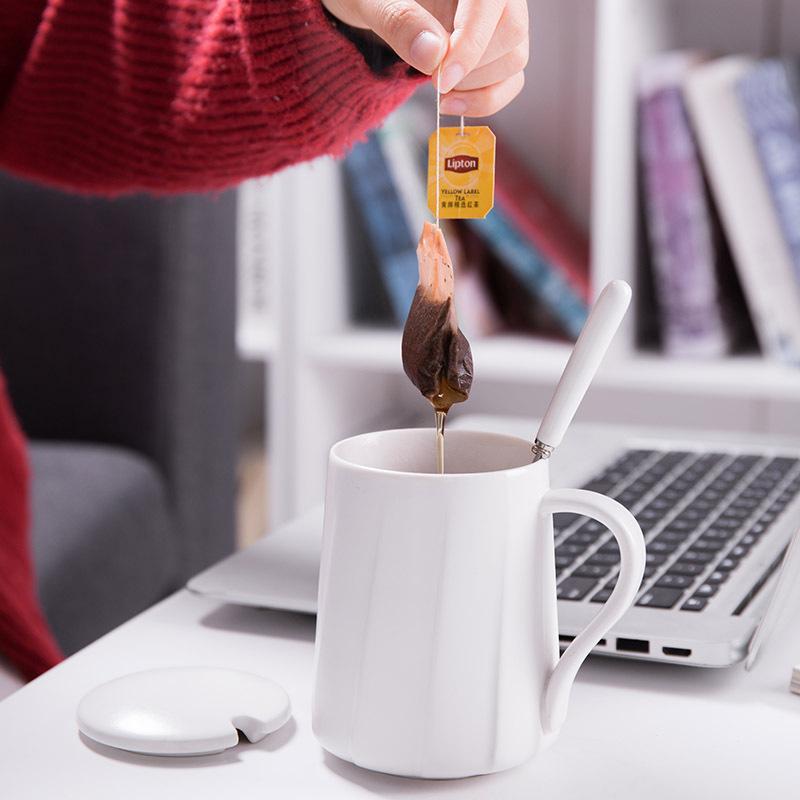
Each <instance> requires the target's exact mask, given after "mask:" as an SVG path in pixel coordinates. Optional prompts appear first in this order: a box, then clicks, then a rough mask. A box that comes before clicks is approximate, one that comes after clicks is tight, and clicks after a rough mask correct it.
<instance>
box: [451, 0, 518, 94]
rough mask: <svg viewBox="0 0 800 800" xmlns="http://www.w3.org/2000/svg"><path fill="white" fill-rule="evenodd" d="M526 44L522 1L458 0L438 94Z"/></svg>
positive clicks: (452, 87)
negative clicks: (459, 0)
mask: <svg viewBox="0 0 800 800" xmlns="http://www.w3.org/2000/svg"><path fill="white" fill-rule="evenodd" d="M527 41H528V5H527V2H526V0H461V2H459V4H458V6H457V8H456V14H455V18H454V21H453V33H452V34H451V36H450V47H449V49H448V51H447V54H446V56H445V57H444V60H443V61H442V64H441V65H440V67H439V72H440V74H441V77H439V76H438V75H437V81H438V82H439V88H440V91H441V92H442V94H447V92H449V91H451V90H452V89H454V88H455V87H456V86H457V85H459V84H460V83H461V82H462V81H463V80H464V78H465V77H466V76H468V75H469V74H470V73H471V72H473V71H474V70H476V69H477V68H479V67H482V66H484V65H486V64H490V63H492V62H494V61H497V60H498V59H501V58H502V57H503V56H505V55H507V54H509V53H512V52H514V51H515V50H517V49H520V48H522V49H524V50H525V51H527V47H528V46H527ZM505 77H511V75H510V74H509V75H506V76H505ZM486 85H488V84H484V86H486Z"/></svg>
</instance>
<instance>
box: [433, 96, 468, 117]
mask: <svg viewBox="0 0 800 800" xmlns="http://www.w3.org/2000/svg"><path fill="white" fill-rule="evenodd" d="M439 110H440V111H441V112H442V114H453V115H455V116H461V115H462V114H464V113H466V111H467V104H466V103H465V102H464V101H463V100H461V99H460V98H458V97H443V98H442V102H441V104H440V106H439Z"/></svg>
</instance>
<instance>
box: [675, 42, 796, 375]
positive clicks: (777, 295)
mask: <svg viewBox="0 0 800 800" xmlns="http://www.w3.org/2000/svg"><path fill="white" fill-rule="evenodd" d="M756 64H757V62H756V60H755V59H753V58H750V57H746V56H727V57H724V58H719V59H716V60H714V61H710V62H708V63H705V64H701V65H698V66H696V67H694V68H693V69H692V70H691V71H690V72H689V74H688V76H687V78H686V82H685V84H684V94H685V98H686V104H687V109H688V112H689V117H690V119H691V122H692V125H693V129H694V132H695V136H696V139H697V143H698V148H699V152H700V155H701V157H702V161H703V164H704V166H705V170H706V175H707V177H708V181H709V185H710V187H711V190H712V193H713V195H714V197H715V199H716V203H717V207H718V209H719V214H720V218H721V221H722V226H723V228H724V230H725V232H726V235H727V238H728V241H729V243H730V246H731V252H732V255H733V262H734V266H735V268H736V271H737V274H738V275H739V280H740V283H741V286H742V288H743V290H744V297H745V300H746V303H747V307H748V309H749V312H750V317H751V319H752V321H753V325H754V327H755V333H756V336H757V338H758V343H759V345H760V347H761V351H762V353H763V354H764V355H765V356H766V357H768V358H774V359H777V360H780V361H783V362H787V363H790V364H797V363H800V291H798V288H797V281H796V279H795V275H794V265H793V262H792V256H791V253H790V251H789V247H788V244H787V241H786V239H785V237H784V235H783V232H782V230H781V224H780V220H779V219H778V215H777V212H776V209H775V206H774V204H773V202H772V197H771V193H770V187H769V185H768V183H767V179H766V175H765V172H764V170H763V169H762V166H761V159H760V156H759V154H758V152H757V150H756V146H755V143H754V140H753V137H752V135H751V132H750V124H749V122H748V119H747V117H746V115H745V111H744V108H743V106H742V104H741V102H740V100H739V95H738V89H737V86H738V84H739V82H740V81H741V80H742V79H743V78H744V77H745V76H747V75H749V74H750V73H751V71H752V70H753V69H754V67H755V66H756Z"/></svg>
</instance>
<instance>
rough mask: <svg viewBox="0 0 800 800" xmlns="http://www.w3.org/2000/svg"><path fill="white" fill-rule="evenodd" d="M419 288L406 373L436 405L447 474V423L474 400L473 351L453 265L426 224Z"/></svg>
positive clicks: (406, 346) (405, 349) (405, 350)
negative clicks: (461, 324)
mask: <svg viewBox="0 0 800 800" xmlns="http://www.w3.org/2000/svg"><path fill="white" fill-rule="evenodd" d="M417 259H418V261H419V283H418V285H417V290H416V292H415V293H414V300H413V301H412V303H411V309H410V310H409V312H408V319H407V320H406V324H405V328H404V329H403V343H402V357H403V369H404V370H405V373H406V375H408V377H409V378H410V380H411V382H412V383H413V384H414V386H416V387H417V388H418V389H419V390H420V392H421V393H422V395H423V396H424V397H427V398H428V400H429V401H430V403H431V405H432V406H433V410H434V418H435V422H436V443H437V468H438V471H439V472H440V473H442V472H444V424H445V419H446V416H447V412H448V411H449V410H450V408H451V406H453V405H454V404H455V403H461V402H463V401H464V400H466V399H467V397H469V391H470V388H471V387H472V351H471V349H470V346H469V342H468V341H467V338H466V337H465V336H464V334H463V333H462V332H461V331H460V330H459V328H458V318H457V316H456V308H455V300H454V276H453V264H452V261H451V259H450V254H449V253H448V251H447V245H446V244H445V241H444V235H443V234H442V231H441V228H439V227H437V226H435V225H432V224H431V223H429V222H426V223H425V224H424V226H423V229H422V235H421V236H420V240H419V245H418V247H417Z"/></svg>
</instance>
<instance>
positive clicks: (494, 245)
mask: <svg viewBox="0 0 800 800" xmlns="http://www.w3.org/2000/svg"><path fill="white" fill-rule="evenodd" d="M463 223H464V225H466V226H467V227H468V228H469V229H470V230H471V231H472V232H473V233H474V234H475V235H476V236H477V237H478V238H480V239H481V241H483V242H484V243H485V244H486V246H487V247H488V249H489V251H490V253H491V254H492V256H493V257H494V258H495V259H496V262H497V263H496V265H495V269H497V268H500V269H503V270H505V271H507V272H508V273H510V275H512V276H513V278H514V279H515V283H516V285H517V287H518V290H519V291H521V292H523V293H524V295H526V296H527V297H528V305H530V307H531V309H537V308H541V307H543V308H545V309H547V312H548V314H549V316H550V317H552V319H553V320H555V322H556V323H557V325H558V328H559V329H560V331H561V333H562V335H563V336H566V337H567V338H569V339H571V340H572V341H575V340H576V339H577V338H578V335H579V334H580V332H581V330H582V328H583V325H584V323H585V322H586V318H587V316H588V314H589V307H588V304H587V303H586V302H585V301H584V300H583V298H582V296H581V295H580V294H579V293H578V292H576V291H575V289H574V287H573V286H572V285H571V284H570V283H569V282H568V281H567V279H566V277H565V276H564V275H563V274H562V273H561V272H560V271H559V270H557V269H554V268H553V266H552V264H551V263H549V262H548V261H547V260H546V259H545V258H544V257H543V256H542V255H541V254H540V253H539V252H538V251H537V250H536V249H534V248H533V247H531V245H530V243H529V242H528V241H527V240H526V239H525V238H524V237H523V236H522V234H521V233H520V231H519V230H518V229H517V228H516V227H515V226H514V225H513V223H511V221H510V220H509V219H508V217H506V215H505V214H504V213H503V211H502V209H501V208H499V207H498V206H497V204H496V205H495V207H494V208H493V209H492V210H491V211H490V212H489V213H488V214H487V215H486V217H485V218H484V219H467V220H463ZM507 302H508V301H507V300H506V301H505V302H502V301H501V302H500V303H498V306H499V307H500V308H501V313H503V315H504V316H506V312H507V311H510V309H507V308H504V307H503V306H505V305H506V303H507ZM515 305H516V303H515ZM530 324H533V321H532V320H531V321H530ZM526 327H527V325H526Z"/></svg>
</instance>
